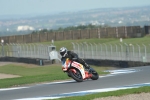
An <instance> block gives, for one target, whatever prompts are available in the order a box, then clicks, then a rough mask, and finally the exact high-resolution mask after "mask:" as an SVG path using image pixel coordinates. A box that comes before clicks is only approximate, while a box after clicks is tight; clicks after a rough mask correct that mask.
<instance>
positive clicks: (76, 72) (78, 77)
mask: <svg viewBox="0 0 150 100" xmlns="http://www.w3.org/2000/svg"><path fill="white" fill-rule="evenodd" d="M62 70H63V71H64V72H66V73H67V74H68V76H69V77H72V78H73V79H74V80H75V81H77V82H82V81H83V80H86V79H92V80H97V79H98V78H99V75H98V73H97V72H96V71H95V70H94V69H93V68H90V69H89V70H86V69H85V68H84V66H83V65H82V64H80V63H78V62H76V61H72V60H70V59H69V58H65V59H63V60H62Z"/></svg>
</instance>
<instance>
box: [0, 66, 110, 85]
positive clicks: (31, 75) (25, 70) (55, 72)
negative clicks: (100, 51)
mask: <svg viewBox="0 0 150 100" xmlns="http://www.w3.org/2000/svg"><path fill="white" fill-rule="evenodd" d="M92 67H93V68H94V69H96V71H97V72H98V73H99V74H100V75H102V74H107V73H106V72H102V71H103V70H105V69H110V68H109V67H106V68H105V67H96V66H92ZM0 73H5V74H13V75H19V76H21V77H18V78H9V79H0V88H5V87H13V86H20V85H26V84H34V83H41V82H52V81H58V80H66V79H70V78H69V77H68V76H67V74H66V73H64V72H63V71H62V69H61V65H49V66H36V65H34V66H29V65H27V64H25V65H15V64H9V65H5V66H0Z"/></svg>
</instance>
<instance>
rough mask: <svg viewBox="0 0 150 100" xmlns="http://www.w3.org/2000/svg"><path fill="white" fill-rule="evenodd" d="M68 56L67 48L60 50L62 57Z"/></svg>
mask: <svg viewBox="0 0 150 100" xmlns="http://www.w3.org/2000/svg"><path fill="white" fill-rule="evenodd" d="M66 54H67V48H65V47H62V48H60V55H61V56H62V57H65V56H66Z"/></svg>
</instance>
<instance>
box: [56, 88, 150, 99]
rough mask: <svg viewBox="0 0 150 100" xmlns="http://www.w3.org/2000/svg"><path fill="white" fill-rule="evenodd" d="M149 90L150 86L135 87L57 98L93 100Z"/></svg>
mask: <svg viewBox="0 0 150 100" xmlns="http://www.w3.org/2000/svg"><path fill="white" fill-rule="evenodd" d="M148 92H150V86H145V87H140V88H133V89H125V90H117V91H111V92H102V93H95V94H90V95H85V96H74V97H66V98H60V99H57V100H93V99H96V98H101V97H109V96H123V95H128V94H139V93H148ZM134 100H135V98H134ZM143 100H144V99H143Z"/></svg>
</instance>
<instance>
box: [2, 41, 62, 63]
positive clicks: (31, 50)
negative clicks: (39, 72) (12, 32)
mask: <svg viewBox="0 0 150 100" xmlns="http://www.w3.org/2000/svg"><path fill="white" fill-rule="evenodd" d="M6 56H7V57H19V58H37V59H47V60H52V59H59V56H58V53H57V51H56V47H55V46H53V45H44V44H16V43H11V44H6V45H1V50H0V57H6Z"/></svg>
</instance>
